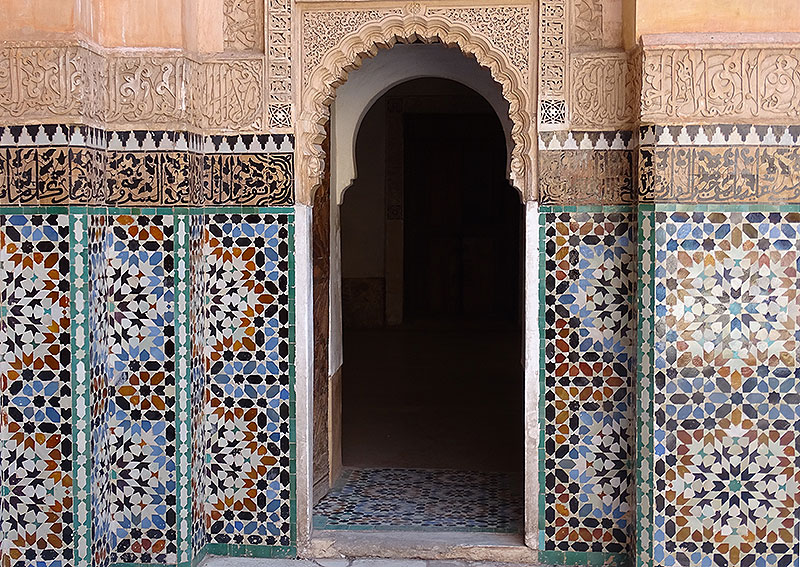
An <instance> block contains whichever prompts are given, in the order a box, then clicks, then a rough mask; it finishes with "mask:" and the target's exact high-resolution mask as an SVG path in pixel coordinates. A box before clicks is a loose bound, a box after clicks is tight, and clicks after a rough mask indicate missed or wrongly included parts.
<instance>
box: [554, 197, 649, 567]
mask: <svg viewBox="0 0 800 567" xmlns="http://www.w3.org/2000/svg"><path fill="white" fill-rule="evenodd" d="M540 217H541V218H540V230H541V242H542V258H541V268H540V269H541V274H540V277H541V280H540V281H541V286H542V287H541V305H542V324H543V334H542V342H543V345H542V346H543V349H542V361H541V362H542V380H543V383H542V389H543V390H542V391H543V412H542V416H543V427H542V431H543V447H544V455H543V459H544V462H543V467H542V478H541V482H542V491H543V504H542V508H543V509H542V516H543V519H542V524H541V526H540V527H541V529H542V540H543V541H542V543H543V546H544V550H543V552H542V556H541V559H542V560H543V561H547V562H553V563H564V562H567V563H569V564H574V563H586V562H587V561H603V562H605V563H606V564H624V563H626V562H627V553H628V551H629V549H630V535H631V526H632V522H631V515H632V495H631V489H632V478H631V473H632V469H631V456H632V443H631V425H632V423H631V422H632V418H633V409H632V407H631V403H632V388H633V376H632V372H633V368H634V358H635V357H634V351H633V345H634V332H635V312H634V309H633V297H634V295H633V294H634V286H635V264H634V256H635V248H634V247H635V238H634V235H635V222H634V221H635V216H634V214H633V212H632V210H631V208H630V207H613V206H609V207H543V208H542V212H541V215H540Z"/></svg>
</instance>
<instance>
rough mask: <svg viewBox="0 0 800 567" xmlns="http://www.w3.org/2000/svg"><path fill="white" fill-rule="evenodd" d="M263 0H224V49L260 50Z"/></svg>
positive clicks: (262, 35)
mask: <svg viewBox="0 0 800 567" xmlns="http://www.w3.org/2000/svg"><path fill="white" fill-rule="evenodd" d="M263 7H264V2H263V0H225V3H224V5H223V12H224V15H225V20H224V24H223V36H224V41H225V50H226V51H250V50H260V49H261V47H262V45H261V44H262V38H263V37H264V34H263V32H262V25H263V22H264V18H263V16H262V15H261V10H262V9H263Z"/></svg>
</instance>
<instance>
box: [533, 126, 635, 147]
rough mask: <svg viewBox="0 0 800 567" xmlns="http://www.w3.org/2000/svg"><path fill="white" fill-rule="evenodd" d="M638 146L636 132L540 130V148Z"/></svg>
mask: <svg viewBox="0 0 800 567" xmlns="http://www.w3.org/2000/svg"><path fill="white" fill-rule="evenodd" d="M635 147H636V138H635V136H634V132H632V131H630V130H615V131H610V132H581V131H560V132H539V149H540V150H633V149H635Z"/></svg>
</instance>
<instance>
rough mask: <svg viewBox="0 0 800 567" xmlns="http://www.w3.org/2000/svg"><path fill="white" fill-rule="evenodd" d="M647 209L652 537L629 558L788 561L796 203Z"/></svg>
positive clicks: (799, 391) (799, 215)
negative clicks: (649, 238)
mask: <svg viewBox="0 0 800 567" xmlns="http://www.w3.org/2000/svg"><path fill="white" fill-rule="evenodd" d="M643 216H644V215H643ZM649 216H650V218H651V219H652V221H653V223H654V224H653V229H652V230H653V236H654V240H653V241H652V243H651V245H652V248H651V254H653V259H652V276H651V277H652V283H649V284H648V286H649V288H650V289H651V290H652V292H653V293H654V296H653V306H654V317H655V325H654V327H653V329H652V335H651V336H652V341H647V339H648V335H646V334H643V335H642V339H643V344H642V345H641V348H642V349H643V350H646V351H649V352H648V355H647V356H650V357H652V360H653V362H652V367H651V368H650V369H649V370H650V371H651V372H652V378H649V377H648V380H651V382H649V383H652V386H650V387H652V392H653V395H652V400H650V403H651V404H652V409H650V408H647V407H644V408H643V409H644V410H645V412H644V417H645V418H648V417H650V418H651V419H652V420H653V422H652V424H651V425H650V427H652V429H649V428H648V429H645V430H644V432H643V433H644V434H647V433H649V432H650V431H652V438H644V439H642V442H643V443H642V444H640V459H648V460H651V461H652V463H653V464H652V469H651V468H650V467H649V465H648V466H646V467H645V470H646V471H647V472H648V473H649V476H650V479H651V480H650V482H651V483H652V516H651V518H647V519H646V522H647V524H646V525H652V528H651V529H650V531H651V533H652V536H648V537H646V538H643V539H642V544H643V546H642V548H641V549H640V564H645V565H648V564H652V565H673V564H674V565H685V566H687V567H694V566H701V565H707V564H713V565H733V566H748V565H764V566H770V567H772V566H779V565H795V564H797V563H798V562H800V539H798V537H797V533H798V527H799V526H800V520H798V509H800V507H799V506H798V503H799V502H800V490H798V486H799V483H800V460H799V459H800V457H798V449H800V443H799V442H798V439H797V431H798V427H799V426H800V422H799V420H800V417H798V410H797V407H798V401H800V382H798V380H799V379H800V374H799V373H798V368H797V361H798V360H800V346H799V345H800V342H798V340H799V339H800V305H798V289H800V281H799V280H798V278H799V277H800V276H799V275H798V268H800V258H799V257H798V254H800V252H799V251H800V208H798V207H796V206H795V207H784V208H781V209H776V208H766V207H761V208H755V207H750V208H744V207H738V208H737V207H735V206H734V207H729V208H724V207H717V208H713V209H712V208H710V207H707V208H704V209H701V210H697V207H694V208H692V209H688V208H681V207H670V206H667V205H656V206H655V212H652V213H650V214H649ZM644 299H645V301H646V298H644ZM649 383H648V384H649ZM648 409H649V410H650V411H647V410H648ZM648 443H651V444H652V445H651V446H652V453H650V451H648V450H644V451H643V450H642V445H647V444H648ZM644 464H645V463H642V464H641V465H640V466H644ZM648 511H649V510H648ZM650 522H652V524H650ZM650 538H652V539H650ZM650 545H651V546H652V547H650Z"/></svg>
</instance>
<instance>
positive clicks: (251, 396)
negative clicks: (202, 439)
mask: <svg viewBox="0 0 800 567" xmlns="http://www.w3.org/2000/svg"><path fill="white" fill-rule="evenodd" d="M287 213H288V210H287V211H285V212H283V213H274V212H252V213H246V214H229V213H223V212H219V213H216V214H209V215H207V217H206V223H207V224H206V227H205V230H206V237H205V238H206V241H205V258H206V261H207V262H208V265H207V268H206V269H207V278H208V279H207V284H206V285H207V288H206V289H207V307H208V309H207V315H206V316H207V318H208V319H207V323H206V325H207V329H208V331H207V369H206V371H207V373H208V376H207V380H208V391H207V393H206V396H207V400H208V409H207V411H208V413H207V422H206V423H207V428H208V429H207V431H206V435H207V438H206V443H207V454H208V455H209V459H210V463H209V464H208V474H209V477H208V486H207V493H206V498H207V500H206V501H207V504H206V505H207V511H208V514H207V523H206V530H207V533H208V538H209V541H210V542H211V543H212V544H216V545H217V546H223V548H225V547H224V546H231V545H233V546H239V545H248V546H281V547H284V548H286V549H287V550H288V548H289V546H291V545H292V544H293V540H294V537H293V532H292V530H293V529H294V527H293V525H292V511H291V510H292V498H293V496H292V492H291V476H292V474H293V455H294V451H293V446H292V444H293V427H294V419H293V418H294V414H293V401H294V400H293V392H292V378H293V377H292V374H291V372H292V369H291V365H290V361H291V356H292V351H293V344H292V343H293V327H292V323H291V321H292V313H293V309H294V308H293V305H292V293H293V290H292V280H291V269H290V263H291V254H290V250H291V246H292V230H293V228H292V224H291V219H292V217H291V214H287ZM214 549H217V550H218V549H220V548H219V547H215V548H214ZM225 549H228V550H230V549H237V548H236V547H234V548H231V547H227V548H225Z"/></svg>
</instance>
